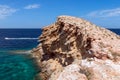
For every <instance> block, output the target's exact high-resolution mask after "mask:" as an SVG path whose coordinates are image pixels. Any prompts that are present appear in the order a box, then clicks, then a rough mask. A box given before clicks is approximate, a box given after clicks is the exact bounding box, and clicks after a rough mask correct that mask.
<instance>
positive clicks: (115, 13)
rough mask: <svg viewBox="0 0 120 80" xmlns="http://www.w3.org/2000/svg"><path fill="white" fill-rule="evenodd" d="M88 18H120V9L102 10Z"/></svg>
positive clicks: (91, 13)
mask: <svg viewBox="0 0 120 80" xmlns="http://www.w3.org/2000/svg"><path fill="white" fill-rule="evenodd" d="M87 16H89V17H113V16H120V8H115V9H108V10H100V11H93V12H90V13H89V14H88V15H87Z"/></svg>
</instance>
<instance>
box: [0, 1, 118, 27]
mask: <svg viewBox="0 0 120 80" xmlns="http://www.w3.org/2000/svg"><path fill="white" fill-rule="evenodd" d="M59 15H70V16H76V17H81V18H84V19H86V20H89V21H91V22H92V23H95V24H96V25H98V26H103V27H106V28H120V0H1V1H0V28H41V27H44V26H46V25H49V24H52V23H53V22H54V21H55V20H56V17H57V16H59Z"/></svg>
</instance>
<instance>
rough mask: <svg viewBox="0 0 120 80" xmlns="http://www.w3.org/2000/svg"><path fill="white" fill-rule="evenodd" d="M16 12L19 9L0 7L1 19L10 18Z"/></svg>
mask: <svg viewBox="0 0 120 80" xmlns="http://www.w3.org/2000/svg"><path fill="white" fill-rule="evenodd" d="M16 11H17V9H14V8H11V7H9V6H7V5H0V19H3V18H5V17H7V16H10V15H12V14H13V13H15V12H16Z"/></svg>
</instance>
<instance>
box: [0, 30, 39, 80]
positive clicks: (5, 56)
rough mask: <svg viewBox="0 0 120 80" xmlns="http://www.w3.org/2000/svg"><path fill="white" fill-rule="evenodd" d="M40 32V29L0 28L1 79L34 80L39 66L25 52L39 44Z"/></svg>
mask: <svg viewBox="0 0 120 80" xmlns="http://www.w3.org/2000/svg"><path fill="white" fill-rule="evenodd" d="M40 34H41V30H40V29H0V80H34V77H35V75H36V74H37V72H38V69H37V66H36V65H35V63H34V60H33V59H32V58H31V57H30V56H29V55H28V54H24V52H26V51H28V50H31V49H32V48H34V47H35V46H37V44H38V42H37V38H38V36H39V35H40ZM19 51H20V52H19ZM17 52H19V54H18V53H17Z"/></svg>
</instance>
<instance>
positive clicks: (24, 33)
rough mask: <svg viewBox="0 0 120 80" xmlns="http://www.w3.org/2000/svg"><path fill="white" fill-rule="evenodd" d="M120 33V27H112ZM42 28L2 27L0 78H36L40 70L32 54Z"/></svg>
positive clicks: (2, 79)
mask: <svg viewBox="0 0 120 80" xmlns="http://www.w3.org/2000/svg"><path fill="white" fill-rule="evenodd" d="M110 30H111V31H113V32H115V33H117V34H119V35H120V29H110ZM41 31H42V30H41V29H0V80H34V79H35V76H36V75H37V73H38V72H40V70H39V69H38V67H37V65H36V64H35V61H34V59H33V58H32V57H31V56H30V52H29V51H30V50H32V49H33V48H34V47H36V46H37V45H38V44H39V42H38V37H39V36H40V34H41Z"/></svg>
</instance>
